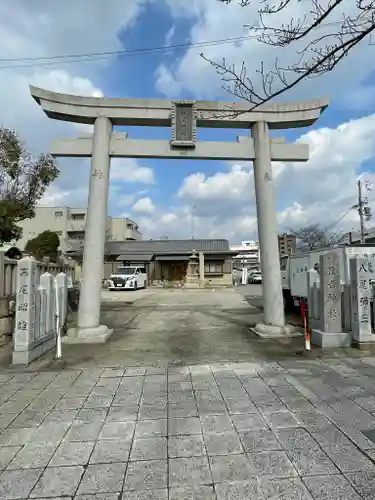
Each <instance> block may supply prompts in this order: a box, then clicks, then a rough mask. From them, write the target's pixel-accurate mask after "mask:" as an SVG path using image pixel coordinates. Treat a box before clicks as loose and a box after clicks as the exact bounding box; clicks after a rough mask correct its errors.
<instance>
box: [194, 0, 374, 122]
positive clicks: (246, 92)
mask: <svg viewBox="0 0 375 500" xmlns="http://www.w3.org/2000/svg"><path fill="white" fill-rule="evenodd" d="M217 1H219V2H221V3H226V4H230V3H233V2H234V1H235V0H217ZM237 1H238V3H239V5H240V6H241V7H247V6H250V5H254V3H255V2H257V3H259V4H260V8H259V10H258V13H259V23H258V24H252V25H247V26H248V27H249V29H250V31H251V32H252V33H254V38H255V39H256V40H257V41H258V42H260V43H262V44H265V45H270V46H273V47H280V48H281V47H286V46H292V45H293V44H295V45H296V55H297V61H296V62H294V63H292V64H290V65H287V66H285V67H284V66H282V65H281V64H280V63H279V59H277V58H276V59H275V61H274V65H273V69H268V68H266V66H265V64H264V62H262V63H261V65H260V67H259V68H258V69H257V70H256V71H255V74H253V75H252V76H248V73H247V67H246V64H245V63H244V62H242V64H241V65H240V66H239V67H238V66H236V64H233V63H230V62H227V61H226V60H225V59H223V60H222V61H215V60H212V59H210V58H209V57H206V56H205V55H204V54H201V57H202V58H203V59H205V60H206V61H208V62H209V63H210V64H211V65H212V66H213V67H214V68H215V70H216V72H217V73H218V75H219V76H220V78H221V80H222V82H223V85H222V86H223V89H224V90H225V91H226V92H228V93H230V94H231V95H233V96H235V97H237V98H240V99H242V100H245V101H248V102H249V103H250V104H251V106H250V109H254V108H256V107H257V106H259V105H261V104H264V103H266V102H268V101H270V100H271V99H274V98H275V97H278V96H280V95H282V94H284V93H285V92H287V91H288V90H291V89H293V88H294V87H296V86H297V85H299V84H300V83H301V82H302V81H303V80H306V79H308V78H314V77H317V76H321V75H322V74H325V73H328V72H330V71H333V70H334V69H335V68H336V66H337V65H338V64H339V63H340V62H341V61H342V60H343V59H344V58H345V57H346V56H347V55H348V54H349V53H350V52H351V51H352V50H353V49H354V48H355V47H356V46H357V45H359V44H360V43H362V42H364V41H367V42H368V44H370V45H371V44H372V41H371V36H372V34H373V32H374V31H375V0H352V3H351V4H350V12H345V9H344V7H347V6H348V5H349V4H348V3H347V2H344V0H328V1H327V0H305V1H304V5H305V4H306V7H307V8H306V14H305V15H304V16H303V18H302V19H300V18H296V19H295V18H293V17H292V18H291V19H290V21H289V22H288V23H286V24H283V23H281V24H280V25H272V24H270V23H269V22H268V20H269V19H272V18H273V17H274V16H275V15H276V14H278V13H280V12H281V11H285V12H287V9H288V8H291V7H293V5H296V4H300V3H301V0H276V2H275V3H271V4H270V3H269V2H268V0H237ZM307 4H308V6H309V7H310V8H309V7H308V6H307ZM256 76H258V77H259V78H260V84H257V83H256V82H255V80H256V78H255V77H256ZM223 113H226V111H224V112H223ZM230 113H232V114H234V115H236V114H238V112H234V111H233V110H228V114H230Z"/></svg>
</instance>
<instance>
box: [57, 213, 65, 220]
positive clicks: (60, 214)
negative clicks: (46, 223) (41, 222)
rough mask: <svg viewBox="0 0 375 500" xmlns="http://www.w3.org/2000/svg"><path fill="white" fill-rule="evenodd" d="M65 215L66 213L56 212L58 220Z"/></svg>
mask: <svg viewBox="0 0 375 500" xmlns="http://www.w3.org/2000/svg"><path fill="white" fill-rule="evenodd" d="M63 215H64V212H55V217H56V219H58V218H59V217H62V216H63Z"/></svg>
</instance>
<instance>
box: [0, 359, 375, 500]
mask: <svg viewBox="0 0 375 500" xmlns="http://www.w3.org/2000/svg"><path fill="white" fill-rule="evenodd" d="M359 389H360V390H359ZM374 401H375V358H370V357H369V358H362V359H351V358H346V359H341V360H338V359H332V360H330V359H323V360H294V361H290V360H284V361H280V362H276V361H273V362H257V363H250V362H249V363H246V362H241V363H228V364H220V363H215V364H212V365H209V364H207V365H191V366H169V367H168V366H157V367H151V366H145V367H140V366H137V367H124V368H122V369H121V370H119V369H113V368H110V367H107V368H99V369H87V370H81V371H74V372H69V371H64V372H39V373H38V372H33V373H17V372H10V371H9V372H4V373H1V374H0V402H1V403H0V416H1V418H0V423H1V425H0V431H1V432H0V498H1V499H2V500H31V499H33V500H47V499H48V500H52V499H53V500H61V499H64V500H198V499H199V500H200V499H204V500H245V499H246V500H249V499H250V500H252V499H256V500H268V499H275V498H277V499H279V500H326V499H327V500H328V499H332V500H357V499H362V500H370V499H373V498H375V412H374Z"/></svg>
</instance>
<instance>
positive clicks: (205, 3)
mask: <svg viewBox="0 0 375 500" xmlns="http://www.w3.org/2000/svg"><path fill="white" fill-rule="evenodd" d="M166 1H167V3H168V4H169V6H170V8H171V13H172V15H173V16H174V17H175V18H179V17H185V18H188V19H189V20H190V22H191V24H192V27H191V30H190V39H189V42H191V43H192V44H194V43H197V42H202V41H215V40H223V39H227V38H236V37H244V36H250V38H249V39H248V40H245V41H240V42H236V43H222V44H221V43H220V44H212V45H211V46H205V47H191V48H189V49H188V50H187V51H186V52H185V54H184V55H183V56H182V57H180V58H178V59H177V60H175V61H174V62H172V63H170V62H168V64H162V65H161V66H160V67H159V69H158V70H157V72H156V78H157V79H156V87H157V89H158V90H159V91H160V92H162V93H164V94H165V95H169V93H170V92H171V89H172V92H173V93H175V92H176V91H177V90H179V91H180V93H181V94H183V93H184V92H185V91H189V92H191V93H193V95H195V96H196V97H197V98H201V99H212V98H214V97H215V96H217V95H220V94H223V91H222V89H221V85H222V82H221V81H220V78H219V77H218V76H217V74H216V72H215V69H214V68H213V67H212V66H211V65H210V64H209V63H207V62H206V61H204V60H203V59H202V58H201V57H200V56H199V53H200V52H203V53H204V55H205V56H206V57H208V58H209V59H211V60H214V61H218V62H221V61H222V60H223V59H225V60H226V61H227V62H228V63H234V64H236V66H237V69H240V67H241V64H242V62H245V64H246V66H247V73H248V76H249V77H250V78H251V79H252V80H253V81H254V82H255V84H256V86H257V88H258V89H259V88H260V87H259V85H260V75H259V74H257V73H256V70H258V69H259V68H260V65H261V63H262V64H264V68H265V70H266V71H267V70H272V69H274V61H275V59H276V58H277V60H278V63H279V66H281V67H286V66H288V65H290V64H291V63H296V62H298V60H299V58H300V55H299V53H298V50H300V49H301V48H302V45H301V44H300V43H297V44H292V45H290V46H286V47H282V48H280V47H272V46H269V45H265V44H261V43H260V42H258V41H257V40H256V39H254V32H250V31H249V30H248V29H247V28H244V25H245V24H252V25H257V24H259V13H258V9H259V8H260V7H261V1H260V0H258V1H256V0H255V1H253V2H251V3H250V4H249V5H248V6H246V7H240V5H239V2H237V1H233V2H232V3H231V4H229V5H227V4H225V3H221V2H216V1H213V0H193V1H190V2H185V1H183V0H166ZM340 8H341V11H340V12H338V9H335V12H334V14H332V16H331V17H329V19H327V22H332V21H340V19H342V15H341V12H345V13H346V14H350V13H351V12H353V11H354V10H355V11H356V12H357V10H356V5H355V2H352V0H344V2H343V3H342V4H341V6H340ZM309 16H311V14H310V12H309V10H308V9H307V10H306V4H305V3H304V2H290V3H289V5H288V7H287V8H285V9H283V10H282V11H281V12H280V13H278V14H274V15H272V18H271V19H266V21H269V24H271V25H272V26H275V27H278V26H281V25H282V24H283V23H288V22H289V21H290V20H291V19H292V18H293V19H294V20H297V19H301V20H303V19H304V18H306V17H309ZM334 28H335V26H333V28H332V26H331V25H329V27H328V28H324V29H320V30H319V33H317V32H315V33H314V35H317V34H319V36H321V35H325V34H326V33H327V32H328V30H329V32H331V31H332V29H334ZM251 37H252V38H251ZM303 42H304V41H303ZM323 43H324V37H323ZM354 64H355V67H356V71H353V65H354ZM374 69H375V59H374V58H373V57H372V47H371V46H369V45H368V43H367V41H366V40H364V41H363V43H362V44H360V45H359V46H358V47H356V48H355V49H354V50H353V51H352V52H351V53H350V54H349V55H348V56H347V57H346V58H345V59H344V60H343V61H342V62H341V64H340V65H339V66H338V67H336V68H335V71H333V72H331V73H328V74H326V75H324V76H323V77H321V78H314V79H310V80H306V81H305V82H304V83H303V84H302V85H299V86H298V87H296V88H295V89H293V90H292V91H291V92H290V93H289V94H288V95H287V96H286V97H287V98H288V99H299V98H311V97H314V96H315V97H321V96H326V95H333V96H335V98H336V99H339V97H340V98H342V102H346V101H347V100H348V98H349V97H348V96H353V94H356V93H358V92H359V88H358V86H359V85H360V84H361V83H362V82H363V81H364V80H365V78H366V76H369V75H370V74H371V73H372V72H373V70H374ZM224 95H226V96H228V94H224ZM369 97H370V98H371V99H372V102H373V98H372V96H369ZM228 100H230V96H228ZM362 105H363V102H362Z"/></svg>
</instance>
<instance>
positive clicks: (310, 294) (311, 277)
mask: <svg viewBox="0 0 375 500" xmlns="http://www.w3.org/2000/svg"><path fill="white" fill-rule="evenodd" d="M318 280H319V274H318V273H317V271H315V269H309V270H308V271H307V306H308V307H307V309H308V315H309V325H310V328H311V327H313V326H315V322H314V320H315V318H316V313H315V304H316V300H314V299H315V297H316V293H315V283H317V281H318Z"/></svg>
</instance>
